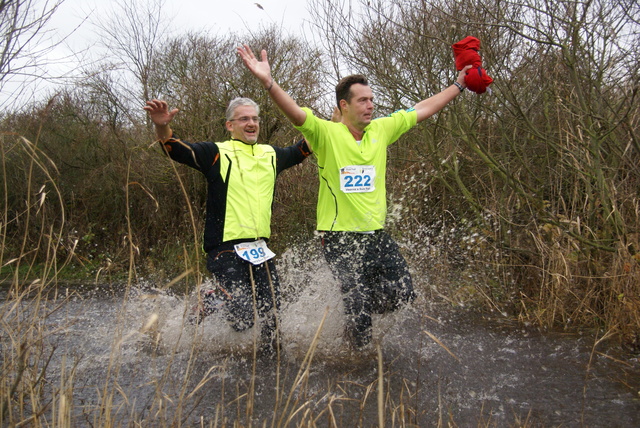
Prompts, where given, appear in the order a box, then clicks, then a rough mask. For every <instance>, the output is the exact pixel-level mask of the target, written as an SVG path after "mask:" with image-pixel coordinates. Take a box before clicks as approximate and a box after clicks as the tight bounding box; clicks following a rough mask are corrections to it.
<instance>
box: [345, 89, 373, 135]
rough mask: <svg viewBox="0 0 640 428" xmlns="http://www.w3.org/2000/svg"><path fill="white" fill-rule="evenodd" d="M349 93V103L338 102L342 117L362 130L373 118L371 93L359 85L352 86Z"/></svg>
mask: <svg viewBox="0 0 640 428" xmlns="http://www.w3.org/2000/svg"><path fill="white" fill-rule="evenodd" d="M350 91H351V101H350V102H347V101H346V100H342V101H340V103H341V106H342V115H343V116H344V117H345V118H346V119H347V120H348V121H349V122H350V123H352V124H353V125H354V126H356V127H358V128H361V129H364V127H365V126H367V125H368V124H369V123H370V122H371V119H372V117H373V91H371V88H370V87H369V86H367V85H362V84H360V83H356V84H354V85H352V86H351V88H350Z"/></svg>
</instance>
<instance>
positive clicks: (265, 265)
mask: <svg viewBox="0 0 640 428" xmlns="http://www.w3.org/2000/svg"><path fill="white" fill-rule="evenodd" d="M144 109H145V110H146V111H147V112H148V114H149V117H150V118H151V120H152V122H153V123H154V125H155V131H156V135H157V137H158V140H159V142H160V143H161V146H162V148H163V150H164V151H165V153H166V154H167V155H168V156H170V157H171V159H173V160H174V161H176V162H180V163H183V164H186V165H188V166H190V167H192V168H195V169H197V170H198V171H200V172H201V173H202V174H204V176H205V178H206V179H207V183H208V190H207V208H206V219H205V227H204V242H203V246H204V250H205V252H206V253H207V269H208V270H209V271H210V272H211V273H212V274H213V276H214V277H215V279H216V280H217V281H218V283H219V285H220V287H222V290H224V291H225V293H224V300H225V304H224V308H225V311H226V315H227V319H228V321H229V323H230V325H231V327H232V328H233V329H234V330H236V331H243V330H246V329H248V328H251V327H252V326H253V325H254V323H255V319H254V318H255V317H254V313H257V315H258V319H262V322H261V348H260V349H261V351H264V352H266V353H272V352H273V351H274V349H275V346H276V343H277V337H276V314H275V311H277V309H278V307H279V281H278V275H277V272H276V266H275V264H274V262H273V257H274V256H275V254H274V253H273V252H272V251H271V250H269V248H268V246H267V244H268V240H269V237H270V235H271V207H272V203H273V195H274V189H275V180H276V176H277V175H278V174H279V173H280V172H281V171H283V170H285V169H287V168H290V167H292V166H294V165H297V164H299V163H300V162H302V161H303V160H304V159H305V158H306V157H307V156H309V154H310V151H309V148H308V146H307V144H306V142H305V141H304V140H301V141H299V142H298V143H297V144H294V145H292V146H289V147H286V148H280V147H274V146H271V145H268V144H256V142H257V141H258V134H259V132H260V116H259V114H260V107H259V106H258V105H257V104H256V103H255V102H254V101H253V100H251V99H248V98H236V99H234V100H232V101H231V102H230V103H229V106H228V107H227V112H226V119H227V120H226V123H225V127H226V128H227V130H228V131H229V133H230V139H229V140H227V141H224V142H218V143H211V142H202V143H189V142H186V141H182V140H180V139H179V138H177V137H176V136H175V135H174V134H173V131H172V130H171V128H170V126H169V124H170V123H171V121H172V120H173V118H174V117H175V115H176V114H177V113H178V109H172V110H169V108H168V104H167V103H166V102H165V101H162V100H156V99H154V100H151V101H147V105H146V106H145V107H144ZM254 296H255V307H254ZM205 303H206V302H205ZM254 308H255V311H254ZM205 310H206V305H205ZM203 315H206V311H205V313H204V314H203ZM199 320H200V319H199Z"/></svg>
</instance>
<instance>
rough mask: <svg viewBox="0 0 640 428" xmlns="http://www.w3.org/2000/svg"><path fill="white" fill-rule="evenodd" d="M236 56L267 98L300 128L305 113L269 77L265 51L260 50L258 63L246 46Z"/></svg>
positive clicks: (239, 49) (241, 47) (269, 67)
mask: <svg viewBox="0 0 640 428" xmlns="http://www.w3.org/2000/svg"><path fill="white" fill-rule="evenodd" d="M238 55H240V58H242V62H244V65H246V66H247V68H248V69H249V71H251V73H252V74H253V75H254V76H256V77H257V78H258V80H260V82H262V85H263V86H264V87H265V89H266V90H267V92H269V96H270V97H271V99H272V100H273V102H275V103H276V105H277V106H278V108H279V109H280V110H281V111H282V113H284V115H285V116H287V118H288V119H289V120H290V121H291V123H293V124H294V125H295V126H300V125H302V124H303V123H304V121H305V119H306V118H307V113H305V111H304V110H302V109H301V108H300V106H299V105H298V104H297V103H296V102H295V101H294V100H293V98H291V96H289V94H287V93H286V92H285V91H284V90H283V89H282V88H281V87H280V86H279V85H278V84H277V83H276V82H275V81H274V80H273V77H272V76H271V66H270V65H269V61H268V60H267V51H265V50H264V49H263V50H262V53H261V55H262V60H261V61H259V60H258V59H257V58H256V56H255V55H254V54H253V52H252V51H251V48H249V46H247V45H243V46H240V47H238Z"/></svg>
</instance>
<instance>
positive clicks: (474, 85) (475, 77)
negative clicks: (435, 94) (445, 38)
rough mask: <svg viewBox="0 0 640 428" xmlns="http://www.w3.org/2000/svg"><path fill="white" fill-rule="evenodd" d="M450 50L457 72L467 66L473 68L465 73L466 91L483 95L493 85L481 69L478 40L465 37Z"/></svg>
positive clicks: (485, 72)
mask: <svg viewBox="0 0 640 428" xmlns="http://www.w3.org/2000/svg"><path fill="white" fill-rule="evenodd" d="M452 48H453V55H454V56H455V59H456V68H457V69H458V71H460V70H462V69H463V68H465V67H466V66H467V65H472V66H473V68H470V69H469V70H468V71H467V75H466V76H465V78H464V82H465V83H466V84H467V89H469V90H470V91H473V92H475V93H476V94H482V93H484V92H485V91H486V90H487V87H488V86H489V85H490V84H491V83H493V79H492V78H491V77H489V75H488V74H487V71H486V70H485V69H484V68H482V58H480V55H479V54H478V51H479V50H480V40H478V39H476V38H475V37H473V36H467V37H465V38H464V39H462V40H460V41H459V42H458V43H455V44H454V45H453V46H452Z"/></svg>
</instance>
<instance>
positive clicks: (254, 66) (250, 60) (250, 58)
mask: <svg viewBox="0 0 640 428" xmlns="http://www.w3.org/2000/svg"><path fill="white" fill-rule="evenodd" d="M238 55H240V58H242V62H244V65H246V66H247V68H248V69H249V71H251V73H252V74H253V75H254V76H256V77H257V78H258V79H260V81H261V82H262V83H263V84H264V85H265V87H268V86H269V84H270V83H271V66H270V65H269V60H268V59H267V51H266V50H264V49H263V50H262V52H261V56H262V60H258V58H256V56H255V55H254V54H253V51H252V50H251V48H250V47H249V46H247V45H242V46H240V47H238Z"/></svg>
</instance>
